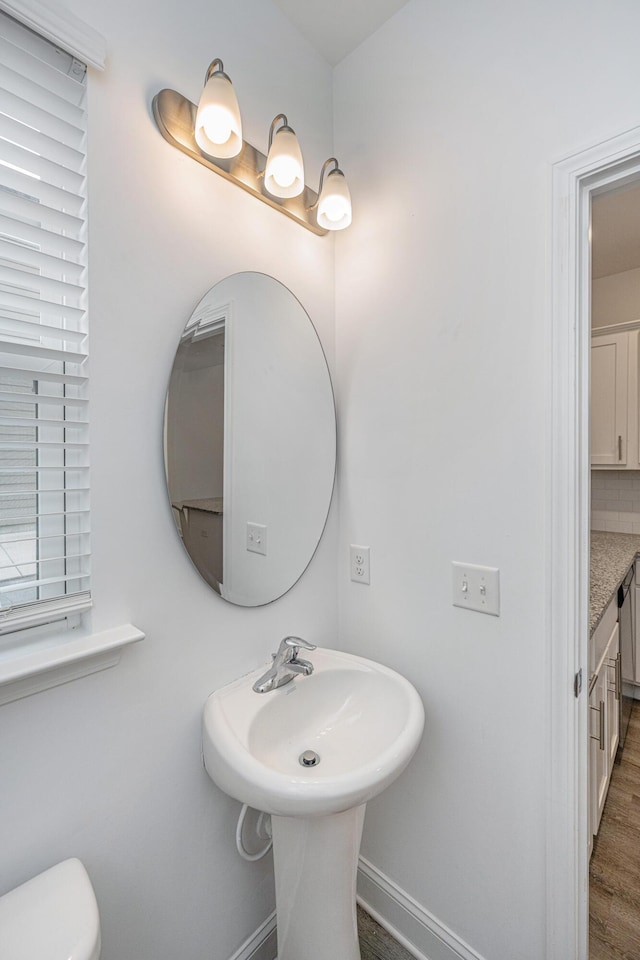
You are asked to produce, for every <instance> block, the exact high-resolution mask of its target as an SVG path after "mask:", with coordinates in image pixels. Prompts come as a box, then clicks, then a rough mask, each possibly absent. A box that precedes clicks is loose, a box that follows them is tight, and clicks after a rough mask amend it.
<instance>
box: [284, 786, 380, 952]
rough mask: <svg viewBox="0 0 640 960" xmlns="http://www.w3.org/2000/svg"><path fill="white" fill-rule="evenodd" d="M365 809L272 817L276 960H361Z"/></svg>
mask: <svg viewBox="0 0 640 960" xmlns="http://www.w3.org/2000/svg"><path fill="white" fill-rule="evenodd" d="M365 806H366V805H365V804H364V803H363V804H362V805H361V806H359V807H353V808H352V809H351V810H345V811H344V812H343V813H334V814H331V815H330V816H327V817H277V816H272V817H271V825H272V831H273V858H274V866H275V877H276V911H277V923H278V960H302V958H304V960H360V948H359V946H358V927H357V921H356V873H357V869H358V854H359V851H360V840H361V838H362V826H363V823H364V812H365Z"/></svg>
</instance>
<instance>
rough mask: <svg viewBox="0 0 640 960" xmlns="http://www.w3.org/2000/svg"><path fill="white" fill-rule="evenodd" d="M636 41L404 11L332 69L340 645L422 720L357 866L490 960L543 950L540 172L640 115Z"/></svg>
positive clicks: (601, 31) (446, 9)
mask: <svg viewBox="0 0 640 960" xmlns="http://www.w3.org/2000/svg"><path fill="white" fill-rule="evenodd" d="M639 30H640V7H639V6H638V5H637V3H635V2H631V0H617V2H614V3H613V4H610V5H609V6H608V7H607V8H606V10H605V9H604V8H603V6H602V5H601V4H600V3H599V2H596V0H587V2H584V0H561V2H560V3H558V2H557V0H523V2H522V3H518V4H515V5H514V4H513V3H511V2H507V0H482V2H479V3H467V2H463V0H454V2H451V0H430V2H429V3H426V2H422V0H413V2H411V3H409V4H408V5H407V6H406V7H404V8H403V9H402V10H401V11H399V12H398V14H396V16H395V17H394V18H393V19H392V20H390V21H389V22H388V23H387V24H386V25H385V26H384V27H382V28H381V29H380V30H379V31H378V32H377V33H376V34H375V35H374V36H373V37H372V38H371V39H370V40H368V41H367V42H365V43H364V44H363V45H362V46H361V47H360V48H359V49H358V50H356V51H355V52H354V53H353V54H352V55H351V56H350V57H349V58H347V59H346V60H345V61H344V62H343V63H341V64H340V65H339V66H338V67H337V68H336V71H335V112H336V142H335V149H336V156H338V157H339V159H340V164H341V167H342V168H343V169H344V171H345V173H346V175H347V176H348V178H349V182H350V184H351V188H352V195H353V202H354V219H353V226H352V227H351V229H350V230H349V231H346V232H345V233H344V235H341V236H340V237H339V238H338V244H337V247H336V263H337V287H336V303H337V315H336V329H337V352H338V359H339V384H338V386H339V394H338V406H339V409H340V416H341V450H340V455H341V475H340V476H341V479H340V512H341V522H340V554H339V556H340V585H341V586H340V594H341V600H340V611H341V635H342V639H343V643H344V644H345V645H346V647H347V648H348V649H351V650H353V651H356V652H358V653H362V654H368V655H370V656H372V657H374V658H379V659H380V660H383V661H384V662H386V663H388V664H389V665H391V666H394V667H396V668H398V669H399V670H400V671H402V672H404V673H405V674H406V675H407V676H409V677H411V678H413V679H414V681H415V682H416V684H417V686H418V688H419V690H420V692H421V694H422V696H423V698H424V703H425V707H426V733H425V737H424V740H423V743H422V745H421V747H420V748H419V751H418V753H417V755H416V758H415V760H414V762H413V763H412V765H411V766H410V767H409V768H408V770H407V772H406V773H405V774H403V777H402V778H401V780H400V781H399V782H398V783H397V784H396V785H394V786H393V787H391V788H390V789H389V790H388V791H387V792H386V793H385V794H383V795H382V796H381V797H380V798H379V799H377V800H376V801H374V802H373V803H371V804H370V807H369V810H368V813H367V821H366V823H365V833H364V840H363V852H364V854H365V856H366V857H367V858H368V859H369V860H371V861H372V862H373V863H374V864H375V865H376V867H378V868H379V869H380V870H382V871H383V872H384V873H386V874H387V875H388V876H389V877H390V878H391V879H392V880H394V881H395V882H396V883H398V884H399V885H400V887H401V888H403V889H404V890H405V891H406V892H407V893H408V894H409V895H410V896H411V897H413V898H414V899H415V900H417V901H418V903H419V904H421V905H423V906H424V907H425V908H426V909H428V910H429V911H431V913H432V914H434V915H435V917H436V918H438V920H439V921H440V922H442V923H444V924H446V925H447V926H448V927H449V928H450V929H451V930H453V931H454V933H455V934H456V935H457V936H458V937H461V938H463V939H464V940H465V941H466V942H467V943H469V944H470V945H471V947H472V948H473V949H474V950H475V951H477V952H478V953H479V954H481V955H482V956H483V957H486V958H487V960H525V958H526V960H540V958H541V957H543V956H544V954H545V948H544V943H545V916H544V878H545V834H544V814H545V802H546V797H545V773H546V766H545V765H546V757H545V753H544V751H545V740H544V737H545V729H546V712H545V711H546V696H545V692H546V686H547V674H546V654H547V650H546V641H545V636H546V616H545V524H546V517H545V513H544V507H545V489H546V478H545V456H546V444H545V427H546V413H547V406H548V403H549V395H548V391H549V383H550V380H549V369H550V358H549V355H548V352H547V344H548V327H547V324H548V312H549V294H548V290H549V266H550V262H551V261H550V247H549V221H550V164H551V163H553V162H554V161H556V160H559V159H561V158H562V157H563V156H566V155H568V154H570V153H572V152H574V151H577V150H580V149H583V148H586V147H587V146H589V145H591V144H593V143H597V142H599V141H602V140H604V139H606V138H607V137H609V136H613V135H616V134H617V133H619V132H622V131H624V130H626V129H629V128H630V127H633V126H635V125H638V124H640V102H639V101H638V97H637V88H638V83H639V82H640V61H639V60H638V56H637V42H636V37H637V35H638V31H639ZM350 542H355V543H359V544H369V545H370V546H371V586H370V587H369V588H366V587H364V586H361V585H353V584H351V583H350V582H349V579H348V570H347V563H348V544H349V543H350ZM451 560H463V561H468V562H473V563H482V564H489V565H495V566H498V567H499V568H500V572H501V596H502V599H501V604H502V610H501V616H500V618H498V619H494V618H492V617H488V616H483V615H481V614H476V613H473V612H469V611H464V610H460V609H458V608H454V607H453V606H452V605H451V573H450V562H451ZM567 682H569V679H568V681H567ZM567 960H569V958H567Z"/></svg>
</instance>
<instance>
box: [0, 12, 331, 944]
mask: <svg viewBox="0 0 640 960" xmlns="http://www.w3.org/2000/svg"><path fill="white" fill-rule="evenodd" d="M69 6H70V7H72V8H73V9H74V11H75V12H76V13H77V14H78V16H80V17H82V18H83V19H84V20H86V21H87V22H89V23H90V24H92V25H93V26H94V27H95V28H97V29H98V30H99V31H101V32H102V33H103V34H104V35H105V36H106V38H107V42H108V46H109V60H108V67H107V70H106V72H105V73H104V74H103V75H95V74H92V76H91V78H90V81H89V109H90V144H89V177H90V197H91V198H90V203H89V216H90V242H91V256H90V283H91V353H92V359H91V375H92V378H93V389H92V399H91V414H92V422H93V426H92V433H91V441H92V482H93V496H92V505H93V531H94V533H93V552H94V557H95V559H94V563H93V583H94V596H95V610H94V615H93V621H94V625H95V627H96V628H97V629H100V628H102V627H107V626H112V625H116V624H118V623H121V622H126V621H131V622H133V623H135V624H137V625H138V626H139V627H141V628H142V629H143V630H144V631H146V634H147V639H146V640H145V641H143V643H141V644H139V645H138V646H137V647H136V648H134V649H131V650H129V651H127V652H126V653H125V654H124V655H123V659H122V661H121V663H120V665H119V666H117V667H115V668H114V669H111V670H107V671H105V672H103V673H99V674H95V675H93V676H91V677H88V678H86V679H83V680H78V681H75V682H73V683H70V684H67V685H66V686H62V687H57V688H55V689H52V690H49V691H47V692H45V693H41V694H38V695H36V696H32V697H29V698H27V699H24V700H21V701H18V702H15V703H12V704H9V705H7V706H4V707H2V708H0V771H1V773H0V781H1V786H0V850H1V851H2V855H1V856H0V891H2V892H4V891H5V890H7V889H9V888H11V887H13V886H15V885H16V884H18V883H19V882H21V881H23V880H25V879H27V878H28V877H29V876H31V875H33V874H34V873H36V872H37V871H39V870H42V869H44V868H45V867H47V866H49V865H50V864H51V863H53V862H56V861H58V860H60V859H63V858H64V857H67V856H71V855H77V856H80V857H81V858H82V859H83V860H84V862H85V863H86V865H87V868H88V870H89V873H90V874H91V876H92V879H93V881H94V885H95V888H96V892H97V895H98V899H99V901H100V905H101V909H102V918H103V928H104V950H103V958H104V960H171V958H175V957H184V958H185V960H196V958H198V960H205V958H207V957H211V958H213V957H216V958H220V960H225V958H228V957H229V956H231V955H232V953H233V952H234V950H236V948H237V947H238V946H239V945H240V943H242V941H243V940H244V939H245V938H246V937H247V936H248V935H249V934H250V933H252V932H253V931H254V930H255V929H256V928H257V926H258V925H259V924H260V923H261V922H262V921H263V920H264V919H265V918H266V916H267V915H268V914H269V912H270V911H271V910H272V909H273V887H272V877H271V865H270V862H269V858H267V860H265V861H261V862H260V863H257V864H248V863H245V862H244V861H242V860H240V858H239V857H238V856H237V854H236V851H235V845H234V830H235V823H236V818H237V815H238V812H239V805H238V804H236V803H235V802H233V801H232V800H230V799H229V798H227V797H226V796H224V795H223V794H222V793H221V792H220V791H218V790H217V789H216V788H215V787H214V785H213V784H212V783H211V782H210V781H209V779H208V777H207V776H206V774H205V771H204V769H203V767H202V765H201V760H200V716H201V710H202V705H203V703H204V700H205V698H206V696H207V694H208V693H209V692H210V691H211V690H213V689H214V688H215V687H217V686H220V685H221V684H223V683H225V682H227V681H229V680H231V679H232V678H234V677H236V676H239V675H240V674H242V673H243V672H245V671H247V670H249V669H251V668H253V667H255V666H257V665H258V664H259V663H262V662H264V661H266V660H267V659H268V657H269V654H270V652H271V651H272V650H273V649H275V645H276V644H277V642H278V641H279V640H280V638H281V637H283V636H285V635H286V634H300V635H302V636H305V637H308V638H309V640H312V641H314V642H316V643H320V644H324V645H329V644H331V643H335V637H336V623H337V617H336V600H335V589H336V586H335V584H336V581H335V573H334V567H335V551H336V536H335V530H336V523H335V520H334V519H332V520H331V522H330V524H329V527H328V530H327V533H326V534H325V537H324V539H323V541H322V544H321V546H320V549H319V551H318V553H317V554H316V556H315V558H314V560H313V561H312V564H311V566H310V568H309V570H308V571H307V573H306V574H305V576H304V578H303V580H302V581H301V582H300V583H299V584H298V585H297V586H296V587H295V588H294V590H293V591H292V592H291V593H290V594H289V595H287V596H286V597H284V598H283V599H282V600H279V601H278V602H276V603H274V604H271V605H270V606H268V607H263V608H261V609H256V610H247V609H240V608H236V607H233V606H230V605H228V604H226V603H225V602H224V601H222V600H221V599H220V598H219V597H218V596H216V595H215V594H214V593H213V591H212V590H210V589H209V588H208V587H207V586H206V585H205V584H204V583H203V582H202V581H201V579H200V577H199V576H197V574H196V573H195V572H194V571H193V569H192V568H191V564H190V561H189V559H188V557H187V556H186V554H185V552H184V550H183V549H182V546H181V544H180V542H179V540H178V536H177V533H176V531H175V527H174V523H173V520H172V517H171V512H170V509H169V506H168V503H167V498H166V493H165V485H164V476H163V465H162V415H163V403H164V395H165V390H166V386H167V382H168V377H169V373H170V370H171V365H172V362H173V356H174V351H175V349H176V346H177V344H178V340H179V337H180V334H181V332H182V329H183V327H184V325H185V322H186V320H187V319H188V317H189V316H190V314H191V312H192V310H193V308H194V306H195V305H196V304H197V303H198V301H199V300H200V298H201V297H202V295H203V294H204V293H205V291H206V290H207V289H208V288H209V287H210V286H211V285H212V284H214V283H215V282H216V281H218V280H220V279H221V278H222V277H224V276H226V275H227V274H231V273H234V272H236V271H239V270H258V271H263V272H265V273H269V274H272V275H273V276H275V277H276V278H277V279H279V280H280V281H282V282H283V283H284V284H286V285H287V286H288V287H290V289H291V290H292V291H293V292H294V294H295V295H296V296H297V297H299V299H300V300H301V302H302V303H303V304H304V305H305V307H306V308H307V310H308V311H309V313H310V315H311V316H312V317H313V320H314V322H315V324H316V326H317V328H318V331H319V333H320V336H321V338H322V340H323V342H324V345H325V348H326V349H327V351H328V354H329V357H330V362H333V360H332V358H333V355H334V344H333V250H332V242H331V240H330V239H328V238H318V237H315V236H313V235H312V234H310V233H307V232H305V231H303V230H301V229H300V227H299V226H297V225H296V224H295V223H293V222H292V221H289V220H287V219H286V218H285V217H283V216H280V215H279V214H278V213H277V212H275V211H273V210H271V209H270V208H268V207H267V206H266V205H263V204H259V203H257V202H256V201H255V200H254V199H253V198H251V197H250V196H249V195H247V194H244V193H243V192H242V191H240V190H238V189H237V188H235V187H234V186H233V185H231V184H229V183H227V182H226V181H225V180H223V179H222V178H221V177H217V176H216V175H215V174H213V173H211V172H209V171H207V170H205V168H204V167H201V166H199V165H198V164H196V163H194V162H193V161H191V160H189V159H188V158H187V157H184V156H182V155H181V154H179V153H178V152H177V151H176V150H174V149H172V148H171V147H170V146H169V145H168V144H167V143H166V142H165V141H164V140H163V139H162V138H161V136H160V133H159V132H158V131H157V129H156V127H155V125H154V123H153V121H152V119H151V115H150V101H151V98H152V96H153V95H154V94H155V93H156V92H157V91H158V90H159V89H161V88H162V87H165V86H168V87H173V88H175V89H177V90H180V91H182V92H183V93H185V94H186V95H188V96H190V97H191V98H192V99H196V98H197V96H198V94H199V91H200V89H201V87H202V81H203V77H204V73H205V70H206V68H207V66H208V65H209V63H210V61H211V60H212V59H213V58H214V57H215V56H222V57H223V59H224V61H225V67H226V68H227V70H228V72H229V74H230V76H231V78H232V80H233V81H234V85H235V87H236V90H237V92H238V95H239V99H240V102H241V106H242V109H243V114H244V120H245V127H246V134H245V135H246V137H247V139H249V140H250V141H252V142H253V143H255V144H256V145H257V146H259V147H260V148H261V149H263V150H264V149H265V147H266V138H267V133H268V128H269V123H270V121H271V119H272V118H273V116H275V114H276V113H278V112H279V111H285V112H286V113H287V115H288V116H289V118H290V120H291V122H292V123H294V125H295V128H296V132H297V133H298V135H299V137H300V140H301V142H302V143H303V144H304V150H305V158H306V160H307V163H308V165H309V169H310V171H311V170H318V171H319V169H320V166H321V163H322V161H323V160H324V159H325V157H327V156H329V155H330V154H331V149H332V140H331V75H330V71H329V68H328V67H327V66H326V64H324V62H323V61H321V60H320V58H319V57H318V56H317V55H316V54H315V53H314V52H313V51H312V50H311V49H310V48H309V47H308V46H306V45H305V44H304V43H302V42H301V41H300V40H299V39H298V38H297V37H295V36H294V35H293V28H290V27H289V26H288V25H287V22H286V21H285V19H284V18H283V17H282V16H281V14H280V13H279V12H278V11H277V10H276V9H275V8H274V7H273V6H272V5H271V4H270V3H268V2H265V0H218V2H216V3H215V4H211V3H208V2H205V0H190V3H189V4H188V9H187V8H185V5H184V4H178V3H174V4H171V5H167V4H158V3H152V2H151V0H137V2H136V3H134V4H132V3H129V2H125V0H109V2H108V3H107V2H105V0H69Z"/></svg>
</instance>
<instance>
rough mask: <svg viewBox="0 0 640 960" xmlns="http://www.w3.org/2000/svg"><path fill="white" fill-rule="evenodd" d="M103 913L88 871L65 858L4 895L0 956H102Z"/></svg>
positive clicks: (54, 959)
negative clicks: (99, 911) (97, 901)
mask: <svg viewBox="0 0 640 960" xmlns="http://www.w3.org/2000/svg"><path fill="white" fill-rule="evenodd" d="M99 956H100V916H99V914H98V904H97V903H96V897H95V894H94V892H93V887H92V886H91V881H90V880H89V876H88V874H87V871H86V870H85V868H84V867H83V865H82V864H81V863H80V861H79V860H76V859H72V860H65V861H64V862H63V863H58V864H56V866H55V867H51V869H50V870H45V872H44V873H40V874H38V876H37V877H34V878H33V880H28V881H27V882H26V883H23V884H22V886H20V887H16V889H15V890H10V891H9V893H6V894H5V895H4V896H3V897H0V958H1V960H98V958H99Z"/></svg>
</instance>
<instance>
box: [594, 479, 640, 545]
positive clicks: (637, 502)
mask: <svg viewBox="0 0 640 960" xmlns="http://www.w3.org/2000/svg"><path fill="white" fill-rule="evenodd" d="M591 529H592V530H610V531H612V532H614V533H640V470H592V471H591Z"/></svg>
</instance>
